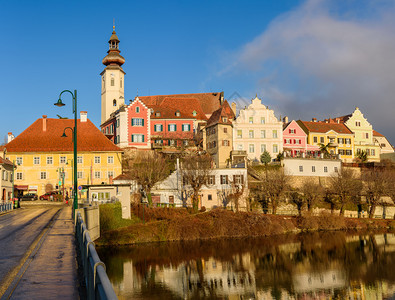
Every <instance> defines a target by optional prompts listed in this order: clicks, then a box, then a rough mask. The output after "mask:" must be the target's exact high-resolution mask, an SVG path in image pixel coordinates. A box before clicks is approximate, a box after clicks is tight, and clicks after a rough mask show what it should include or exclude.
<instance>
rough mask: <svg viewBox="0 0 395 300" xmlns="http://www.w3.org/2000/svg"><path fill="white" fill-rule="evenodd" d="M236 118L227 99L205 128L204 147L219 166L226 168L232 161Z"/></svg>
mask: <svg viewBox="0 0 395 300" xmlns="http://www.w3.org/2000/svg"><path fill="white" fill-rule="evenodd" d="M234 119H235V114H234V112H233V110H232V109H231V107H230V106H229V104H228V101H226V100H225V101H224V103H223V104H222V105H221V107H220V108H219V109H217V110H216V111H215V112H213V114H212V115H211V117H210V119H209V120H208V121H207V125H206V127H205V128H204V136H205V144H204V147H203V149H204V150H206V151H207V152H208V153H209V154H210V155H211V157H212V158H213V161H214V163H215V166H216V167H217V168H225V167H226V166H228V165H229V163H230V153H231V151H232V146H233V135H232V133H233V120H234Z"/></svg>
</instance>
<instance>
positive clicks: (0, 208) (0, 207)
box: [0, 201, 14, 213]
mask: <svg viewBox="0 0 395 300" xmlns="http://www.w3.org/2000/svg"><path fill="white" fill-rule="evenodd" d="M13 209H14V203H13V202H12V201H6V202H3V203H1V204H0V213H3V212H6V211H10V210H13Z"/></svg>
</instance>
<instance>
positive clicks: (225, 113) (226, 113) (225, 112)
mask: <svg viewBox="0 0 395 300" xmlns="http://www.w3.org/2000/svg"><path fill="white" fill-rule="evenodd" d="M223 117H226V122H224V121H223ZM234 119H235V114H234V112H233V110H232V109H231V108H230V106H229V103H228V101H226V100H225V101H224V103H223V104H222V105H221V107H220V108H219V109H217V110H216V111H215V112H213V114H212V115H211V117H210V119H209V120H208V121H207V127H208V126H212V125H216V124H228V125H231V124H232V121H233V120H234Z"/></svg>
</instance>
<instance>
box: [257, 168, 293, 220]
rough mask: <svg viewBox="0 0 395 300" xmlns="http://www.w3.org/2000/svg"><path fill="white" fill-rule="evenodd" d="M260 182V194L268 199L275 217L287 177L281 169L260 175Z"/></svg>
mask: <svg viewBox="0 0 395 300" xmlns="http://www.w3.org/2000/svg"><path fill="white" fill-rule="evenodd" d="M260 177H261V180H262V192H263V194H264V195H265V196H266V197H267V198H269V199H270V203H271V206H272V213H273V214H274V215H275V214H276V211H277V206H278V203H279V201H280V198H281V197H282V196H283V194H284V192H285V190H286V188H287V187H288V184H289V177H288V175H286V174H285V172H284V169H283V168H279V169H272V170H268V171H267V172H265V173H264V174H262V173H261V174H260Z"/></svg>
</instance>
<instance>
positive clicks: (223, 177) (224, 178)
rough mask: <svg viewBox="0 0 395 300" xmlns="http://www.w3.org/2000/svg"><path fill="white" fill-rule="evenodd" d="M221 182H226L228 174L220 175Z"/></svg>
mask: <svg viewBox="0 0 395 300" xmlns="http://www.w3.org/2000/svg"><path fill="white" fill-rule="evenodd" d="M220 178H221V184H228V175H221V177H220Z"/></svg>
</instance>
